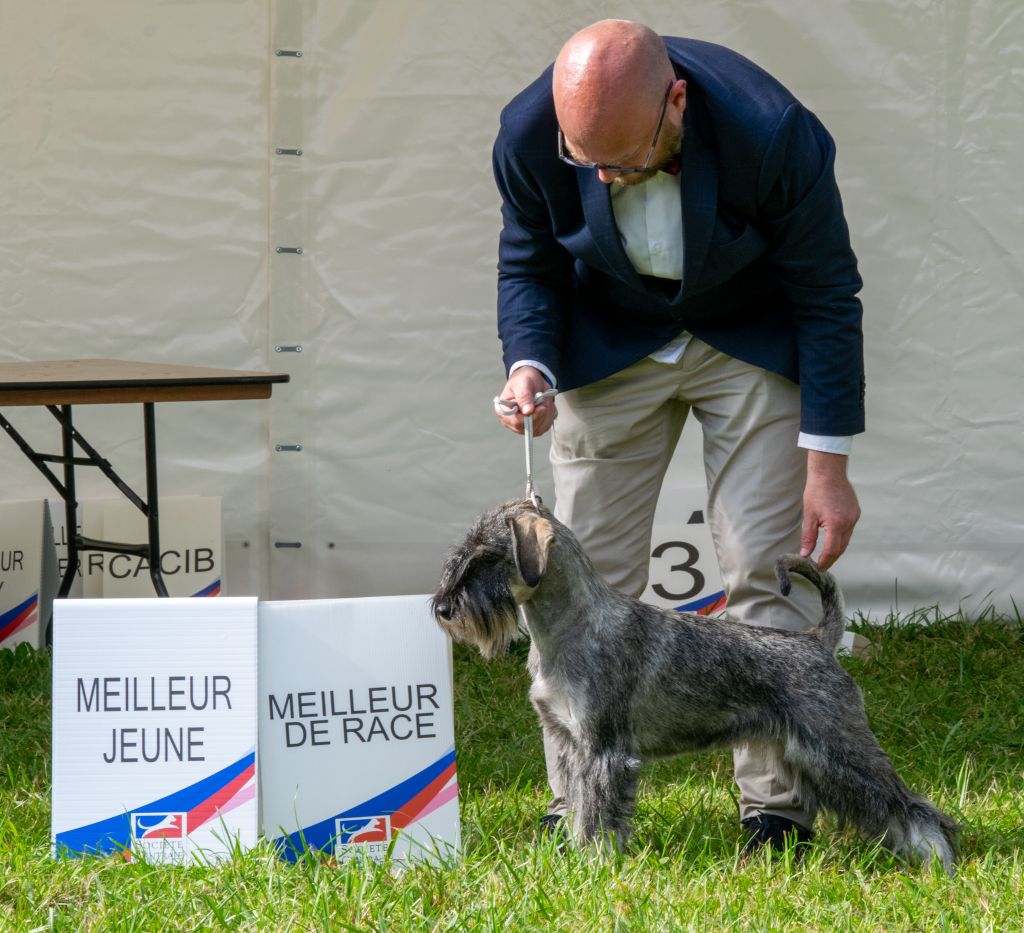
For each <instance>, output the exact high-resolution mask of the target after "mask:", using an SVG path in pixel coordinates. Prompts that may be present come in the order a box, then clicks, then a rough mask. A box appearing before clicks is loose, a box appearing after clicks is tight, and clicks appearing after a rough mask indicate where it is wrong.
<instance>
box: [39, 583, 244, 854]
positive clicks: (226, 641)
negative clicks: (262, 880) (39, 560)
mask: <svg viewBox="0 0 1024 933" xmlns="http://www.w3.org/2000/svg"><path fill="white" fill-rule="evenodd" d="M256 807H257V802H256V599H255V597H251V598H242V597H238V598H225V599H210V600H207V599H200V600H194V599H118V600H88V599H87V600H57V601H56V602H55V604H54V632H53V825H52V838H53V845H54V852H55V854H56V855H58V856H74V855H81V854H91V853H114V852H119V851H123V852H124V853H125V854H126V855H127V856H128V857H131V855H132V854H133V853H134V854H139V853H142V854H143V856H144V857H145V858H146V859H148V860H151V861H170V862H183V861H190V860H194V859H199V860H203V861H206V860H211V859H212V860H216V859H219V858H222V857H226V856H228V855H230V853H231V852H232V850H233V848H234V846H235V845H236V843H237V844H238V845H241V846H242V847H243V848H246V847H249V846H252V845H253V844H254V843H255V841H256V826H257V813H256Z"/></svg>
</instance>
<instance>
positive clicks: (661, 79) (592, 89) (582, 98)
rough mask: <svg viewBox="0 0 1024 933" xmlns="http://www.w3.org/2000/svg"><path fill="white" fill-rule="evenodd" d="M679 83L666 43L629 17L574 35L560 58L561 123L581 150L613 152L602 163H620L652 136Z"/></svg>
mask: <svg viewBox="0 0 1024 933" xmlns="http://www.w3.org/2000/svg"><path fill="white" fill-rule="evenodd" d="M673 80H675V72H674V71H673V69H672V63H671V62H670V61H669V57H668V51H667V50H666V48H665V43H664V42H663V41H662V39H661V37H660V36H659V35H658V34H657V33H656V32H654V31H653V30H652V29H649V28H648V27H647V26H643V25H641V24H640V23H633V22H630V21H629V20H623V19H606V20H602V21H601V22H599V23H594V24H593V25H592V26H587V27H586V28H585V29H581V30H580V31H579V32H578V33H576V34H575V35H574V36H572V38H570V39H569V41H568V42H566V43H565V45H564V46H563V47H562V50H561V52H559V53H558V58H557V59H556V60H555V68H554V74H553V76H552V91H553V93H554V99H555V112H556V114H557V116H558V125H559V126H560V127H561V128H562V132H563V133H564V134H565V137H566V139H567V140H569V141H570V142H572V143H574V144H575V145H576V146H578V147H581V148H583V149H584V150H586V151H588V152H599V153H607V156H606V157H603V158H600V159H599V161H602V162H603V161H607V162H614V161H616V159H620V158H622V157H624V156H626V155H628V154H629V150H630V149H634V148H635V145H636V141H637V140H638V139H642V137H643V135H644V133H645V132H650V129H651V127H650V126H649V125H648V124H649V123H650V121H651V113H652V112H654V113H657V108H658V106H659V105H660V104H661V101H662V98H663V97H664V95H665V89H666V87H667V86H668V84H669V83H670V82H671V81H673ZM616 150H618V153H617V154H616Z"/></svg>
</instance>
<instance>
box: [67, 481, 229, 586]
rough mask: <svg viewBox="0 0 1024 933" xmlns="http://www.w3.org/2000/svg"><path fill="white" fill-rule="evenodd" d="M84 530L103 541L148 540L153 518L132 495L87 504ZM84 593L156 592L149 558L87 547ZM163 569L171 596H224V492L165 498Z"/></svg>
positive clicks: (162, 507)
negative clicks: (149, 516) (222, 500)
mask: <svg viewBox="0 0 1024 933" xmlns="http://www.w3.org/2000/svg"><path fill="white" fill-rule="evenodd" d="M82 533H83V534H84V535H85V536H86V537H88V538H98V539H99V540H101V541H124V542H128V543H131V544H139V543H143V542H145V541H146V540H147V533H148V532H147V519H146V516H145V515H143V514H142V512H141V511H140V510H139V509H137V508H136V507H135V506H134V505H133V504H132V503H131V502H129V501H128V500H127V499H123V498H122V499H92V500H87V501H85V502H83V503H82ZM79 557H80V560H81V564H82V569H83V571H84V572H83V574H82V577H83V584H82V586H83V593H84V595H85V596H87V597H93V598H96V599H99V598H103V599H112V598H115V597H126V596H138V597H143V598H145V597H150V596H153V595H154V593H153V582H152V580H151V579H150V576H149V560H148V559H147V558H145V557H138V556H136V555H133V554H113V553H108V552H104V551H83V552H82V553H81V554H80V555H79ZM160 568H161V573H162V576H163V581H164V585H165V586H166V587H167V592H168V593H169V594H170V595H171V596H219V595H220V594H221V593H222V592H224V590H225V587H226V582H225V573H224V526H223V522H222V520H221V501H220V497H219V496H161V497H160Z"/></svg>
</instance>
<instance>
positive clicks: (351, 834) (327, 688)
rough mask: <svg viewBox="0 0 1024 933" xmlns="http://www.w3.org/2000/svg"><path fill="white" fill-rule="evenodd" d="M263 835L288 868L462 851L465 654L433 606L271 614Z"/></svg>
mask: <svg viewBox="0 0 1024 933" xmlns="http://www.w3.org/2000/svg"><path fill="white" fill-rule="evenodd" d="M259 638H260V665H259V678H260V788H261V790H260V793H261V798H262V803H263V827H264V834H265V835H266V837H267V838H268V839H273V840H275V842H276V843H277V845H278V847H279V849H280V851H281V854H282V856H283V857H284V858H287V859H294V858H296V857H297V856H298V855H300V854H301V853H302V851H303V850H304V849H305V848H306V847H308V848H311V849H317V850H321V851H326V852H333V853H334V854H335V855H336V856H339V857H342V858H346V857H352V856H353V855H355V854H357V853H358V854H362V855H365V856H369V857H371V858H375V859H382V858H383V857H384V856H385V854H386V853H388V851H389V850H390V852H391V857H392V858H393V859H396V860H398V861H399V862H402V861H411V860H429V859H431V858H433V857H435V856H441V857H447V856H449V855H451V854H454V853H457V852H458V850H459V847H460V829H459V809H458V785H457V783H456V775H455V728H454V717H453V710H452V668H451V645H450V642H449V641H448V639H447V638H446V637H445V635H444V634H443V633H442V632H441V630H440V629H439V628H438V626H437V623H436V622H435V621H434V619H433V617H432V616H431V614H430V611H429V608H428V600H427V597H425V596H395V597H379V598H372V599H331V600H315V601H297V602H270V603H261V604H260V607H259Z"/></svg>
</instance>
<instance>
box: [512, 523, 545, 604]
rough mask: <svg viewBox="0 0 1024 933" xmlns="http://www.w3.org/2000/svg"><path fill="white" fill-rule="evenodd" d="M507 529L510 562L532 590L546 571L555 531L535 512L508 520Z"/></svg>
mask: <svg viewBox="0 0 1024 933" xmlns="http://www.w3.org/2000/svg"><path fill="white" fill-rule="evenodd" d="M508 527H509V529H510V530H511V532H512V560H513V561H515V565H516V570H518V571H519V576H520V577H521V578H522V581H523V583H525V584H526V585H527V586H528V587H530V588H531V589H532V588H533V587H535V586H536V585H537V584H538V583H540V581H541V578H542V577H543V576H544V571H545V570H546V569H547V566H548V550H549V548H550V547H551V542H552V541H554V540H555V530H554V528H552V527H551V522H549V521H548V520H547V519H546V518H543V517H542V516H540V515H538V514H537V513H536V512H520V513H519V514H518V515H515V516H513V517H512V518H510V519H509V520H508Z"/></svg>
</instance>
